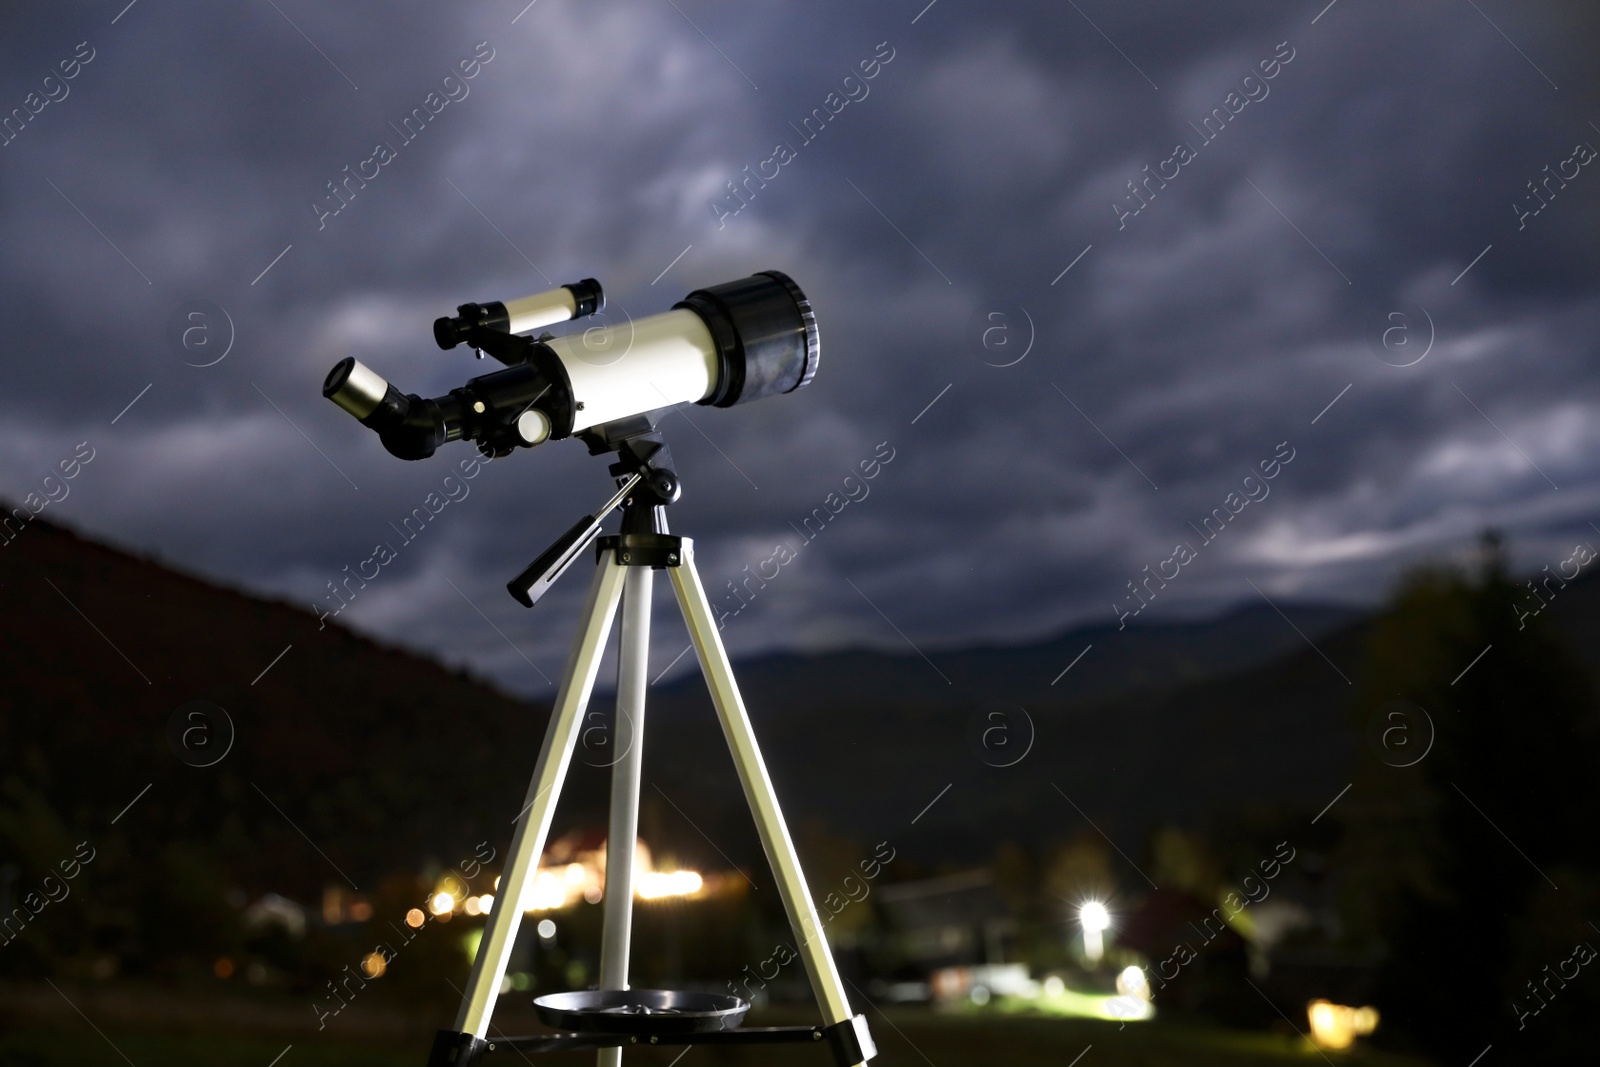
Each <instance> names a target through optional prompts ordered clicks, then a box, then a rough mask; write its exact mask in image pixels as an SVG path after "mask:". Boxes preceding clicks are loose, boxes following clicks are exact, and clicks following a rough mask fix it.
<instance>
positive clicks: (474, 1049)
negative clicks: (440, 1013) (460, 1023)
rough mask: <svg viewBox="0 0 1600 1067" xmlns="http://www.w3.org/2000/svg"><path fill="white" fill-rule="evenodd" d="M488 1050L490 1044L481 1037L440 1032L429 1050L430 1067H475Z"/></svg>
mask: <svg viewBox="0 0 1600 1067" xmlns="http://www.w3.org/2000/svg"><path fill="white" fill-rule="evenodd" d="M488 1050H489V1042H487V1041H485V1040H484V1039H483V1038H481V1037H473V1036H472V1035H471V1034H463V1033H461V1032H459V1031H457V1030H440V1031H439V1032H438V1033H437V1034H435V1035H434V1037H433V1047H432V1048H431V1049H429V1050H428V1067H473V1065H474V1064H476V1063H478V1062H479V1061H480V1060H481V1059H482V1058H483V1055H484V1053H486V1052H487V1051H488Z"/></svg>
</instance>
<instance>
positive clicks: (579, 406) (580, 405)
mask: <svg viewBox="0 0 1600 1067" xmlns="http://www.w3.org/2000/svg"><path fill="white" fill-rule="evenodd" d="M578 410H579V411H582V410H583V401H581V400H580V401H578Z"/></svg>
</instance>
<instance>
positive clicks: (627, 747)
mask: <svg viewBox="0 0 1600 1067" xmlns="http://www.w3.org/2000/svg"><path fill="white" fill-rule="evenodd" d="M626 569H627V572H628V577H627V581H626V583H625V584H624V585H623V588H622V634H621V637H620V640H619V646H618V649H617V716H616V722H615V725H614V728H613V730H612V744H613V745H614V746H615V747H614V748H613V750H612V757H613V760H614V762H613V763H612V764H611V826H610V829H609V831H608V832H607V833H606V908H605V925H604V927H602V929H601V934H600V988H601V989H627V988H628V947H629V944H630V942H631V940H632V937H633V882H634V878H633V876H634V864H633V860H634V841H635V840H636V839H637V838H638V836H639V780H640V772H641V770H642V769H643V767H644V692H645V687H646V684H647V677H646V676H647V675H648V673H649V664H650V596H651V586H652V585H653V584H654V582H653V579H654V576H655V572H654V571H652V570H651V569H650V568H649V567H628V568H626ZM597 1062H598V1064H599V1067H619V1065H620V1064H621V1063H622V1049H620V1048H603V1049H601V1050H600V1051H599V1055H598V1057H597Z"/></svg>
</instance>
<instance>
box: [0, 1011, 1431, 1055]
mask: <svg viewBox="0 0 1600 1067" xmlns="http://www.w3.org/2000/svg"><path fill="white" fill-rule="evenodd" d="M869 1015H870V1021H871V1024H872V1031H873V1036H874V1038H875V1040H876V1041H877V1043H878V1049H879V1056H878V1058H877V1059H876V1060H874V1061H873V1062H874V1063H875V1064H881V1065H883V1067H967V1065H972V1067H978V1065H984V1067H988V1065H992V1064H995V1063H999V1062H1002V1061H1003V1062H1004V1063H1005V1064H1006V1065H1007V1067H1069V1065H1070V1064H1073V1063H1074V1062H1076V1060H1075V1057H1078V1056H1080V1054H1082V1055H1084V1057H1085V1058H1084V1060H1083V1063H1082V1065H1081V1067H1109V1065H1113V1064H1114V1065H1118V1067H1180V1065H1181V1067H1212V1065H1216V1067H1223V1065H1227V1067H1241V1065H1243V1067H1278V1065H1285V1067H1287V1065H1311V1064H1332V1065H1333V1067H1426V1064H1424V1062H1423V1061H1420V1060H1416V1059H1410V1058H1405V1057H1398V1056H1391V1055H1385V1054H1381V1053H1375V1052H1370V1051H1363V1050H1355V1051H1351V1052H1344V1053H1336V1052H1329V1053H1320V1052H1318V1051H1316V1050H1315V1049H1313V1048H1311V1047H1310V1046H1309V1045H1308V1044H1307V1043H1306V1042H1305V1041H1304V1040H1303V1039H1301V1038H1299V1037H1295V1036H1281V1035H1277V1034H1270V1033H1257V1032H1247V1031H1237V1030H1225V1029H1220V1028H1209V1027H1201V1026H1194V1025H1186V1024H1179V1023H1171V1022H1162V1021H1157V1022H1150V1023H1129V1024H1126V1025H1121V1024H1118V1023H1111V1022H1098V1021H1094V1020H1086V1019H1061V1018H1051V1017H1042V1016H1027V1015H999V1014H991V1013H965V1014H959V1015H940V1014H935V1013H933V1012H930V1011H926V1010H916V1009H897V1010H894V1011H891V1012H890V1013H889V1014H888V1015H887V1016H885V1015H883V1014H881V1013H878V1012H876V1011H870V1012H869ZM798 1021H802V1020H800V1019H798V1018H779V1017H775V1016H768V1017H765V1018H762V1019H756V1020H752V1022H753V1023H754V1024H756V1025H762V1024H765V1025H773V1024H785V1023H792V1022H798ZM216 1022H217V1023H218V1025H219V1026H221V1025H225V1024H226V1020H223V1019H218V1020H216ZM1091 1047H1092V1052H1090V1051H1089V1050H1090V1049H1091ZM681 1052H684V1050H683V1049H659V1050H658V1049H638V1050H629V1051H628V1053H627V1056H626V1059H627V1060H628V1062H629V1063H631V1064H635V1065H636V1067H667V1065H668V1064H670V1063H672V1062H673V1061H674V1058H675V1057H677V1056H678V1055H679V1053H681ZM280 1055H281V1056H282V1058H281V1059H278V1057H279V1056H280ZM426 1059H427V1042H426V1041H422V1040H417V1039H409V1040H407V1041H405V1042H400V1043H385V1044H378V1045H374V1044H371V1043H356V1042H352V1041H350V1040H348V1039H339V1038H334V1037H330V1036H328V1035H327V1034H307V1035H304V1036H294V1037H292V1038H290V1037H287V1036H285V1037H277V1038H264V1037H246V1036H238V1035H233V1034H228V1033H224V1032H217V1033H188V1034H172V1033H162V1032H159V1031H143V1030H114V1031H111V1032H108V1033H105V1034H102V1033H99V1032H97V1031H96V1030H95V1029H94V1028H93V1026H92V1025H91V1024H90V1023H88V1022H86V1021H84V1020H83V1019H81V1018H78V1019H75V1020H70V1021H68V1020H61V1021H60V1024H59V1025H58V1027H57V1028H52V1029H43V1028H33V1027H28V1028H24V1029H15V1030H11V1031H9V1032H7V1033H5V1034H4V1035H0V1065H8V1067H9V1065H18V1067H58V1065H60V1067H66V1065H69V1064H70V1065H73V1067H96V1065H100V1064H105V1065H109V1067H121V1065H124V1064H132V1065H133V1067H151V1065H156V1064H168V1063H195V1064H206V1065H208V1067H269V1065H270V1064H273V1063H274V1061H275V1060H276V1061H277V1067H322V1065H329V1067H332V1065H334V1064H338V1065H340V1067H423V1064H424V1062H425V1061H426ZM490 1062H491V1063H495V1062H498V1063H500V1064H521V1063H526V1062H532V1061H531V1060H526V1061H525V1060H523V1059H522V1058H521V1057H519V1056H515V1055H504V1054H501V1055H498V1056H497V1057H495V1058H494V1059H491V1060H490ZM540 1062H541V1065H542V1067H564V1065H566V1064H574V1065H576V1064H585V1065H589V1064H593V1063H594V1054H593V1053H592V1052H587V1053H566V1054H561V1055H555V1056H546V1057H543V1058H542V1060H541V1061H540ZM829 1063H830V1061H829V1059H828V1056H827V1054H826V1053H825V1052H824V1051H823V1050H821V1049H818V1048H814V1047H804V1046H802V1047H794V1048H791V1047H783V1046H777V1047H774V1046H758V1047H750V1046H745V1047H742V1048H741V1047H722V1048H712V1047H701V1048H695V1049H691V1050H689V1051H688V1052H687V1053H686V1054H685V1055H684V1059H683V1061H682V1062H681V1065H680V1067H708V1065H711V1064H715V1065H718V1067H746V1065H748V1067H755V1065H756V1064H760V1065H762V1067H785V1065H789V1064H793V1065H795V1067H801V1065H806V1064H810V1065H815V1067H826V1065H828V1064H829Z"/></svg>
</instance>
